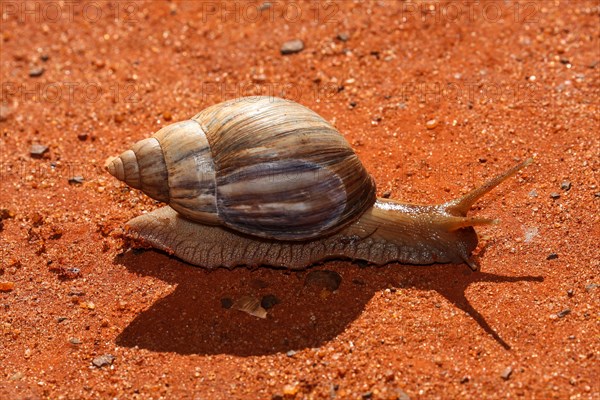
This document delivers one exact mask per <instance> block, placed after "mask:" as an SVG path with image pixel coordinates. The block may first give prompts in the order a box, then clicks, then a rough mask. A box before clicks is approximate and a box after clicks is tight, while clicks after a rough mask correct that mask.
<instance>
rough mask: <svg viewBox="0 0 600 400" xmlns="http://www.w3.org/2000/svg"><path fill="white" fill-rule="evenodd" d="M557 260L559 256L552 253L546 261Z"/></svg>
mask: <svg viewBox="0 0 600 400" xmlns="http://www.w3.org/2000/svg"><path fill="white" fill-rule="evenodd" d="M557 258H558V254H556V253H551V254H548V257H546V260H556V259H557Z"/></svg>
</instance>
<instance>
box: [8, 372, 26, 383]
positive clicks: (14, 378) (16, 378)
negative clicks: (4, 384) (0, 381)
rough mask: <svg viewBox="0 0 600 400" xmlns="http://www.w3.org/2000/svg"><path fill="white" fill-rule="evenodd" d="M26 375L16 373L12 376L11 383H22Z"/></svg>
mask: <svg viewBox="0 0 600 400" xmlns="http://www.w3.org/2000/svg"><path fill="white" fill-rule="evenodd" d="M24 376H25V375H23V373H22V372H15V373H14V374H13V375H11V377H10V378H9V379H10V380H11V381H20V380H21V379H23V377H24Z"/></svg>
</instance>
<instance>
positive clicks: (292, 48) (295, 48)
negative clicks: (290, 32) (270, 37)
mask: <svg viewBox="0 0 600 400" xmlns="http://www.w3.org/2000/svg"><path fill="white" fill-rule="evenodd" d="M302 50H304V42H303V41H302V40H300V39H294V40H289V41H287V42H285V43H284V44H283V46H281V50H280V51H281V54H282V55H288V54H295V53H300V52H301V51H302Z"/></svg>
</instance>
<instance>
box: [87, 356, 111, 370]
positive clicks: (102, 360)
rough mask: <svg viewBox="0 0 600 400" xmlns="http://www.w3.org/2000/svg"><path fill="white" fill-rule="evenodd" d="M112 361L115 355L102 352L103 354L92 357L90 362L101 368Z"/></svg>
mask: <svg viewBox="0 0 600 400" xmlns="http://www.w3.org/2000/svg"><path fill="white" fill-rule="evenodd" d="M114 361H115V356H113V355H112V354H104V355H101V356H99V357H96V358H94V359H93V360H92V364H94V366H95V367H98V368H102V367H106V366H108V365H112V363H113V362H114Z"/></svg>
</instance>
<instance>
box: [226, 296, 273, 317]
mask: <svg viewBox="0 0 600 400" xmlns="http://www.w3.org/2000/svg"><path fill="white" fill-rule="evenodd" d="M231 308H233V309H235V310H239V311H243V312H245V313H247V314H250V315H253V316H255V317H258V318H267V310H265V309H264V308H263V307H262V306H261V305H260V299H259V298H257V297H254V296H242V297H240V298H239V299H237V300H235V301H234V302H233V305H232V306H231Z"/></svg>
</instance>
